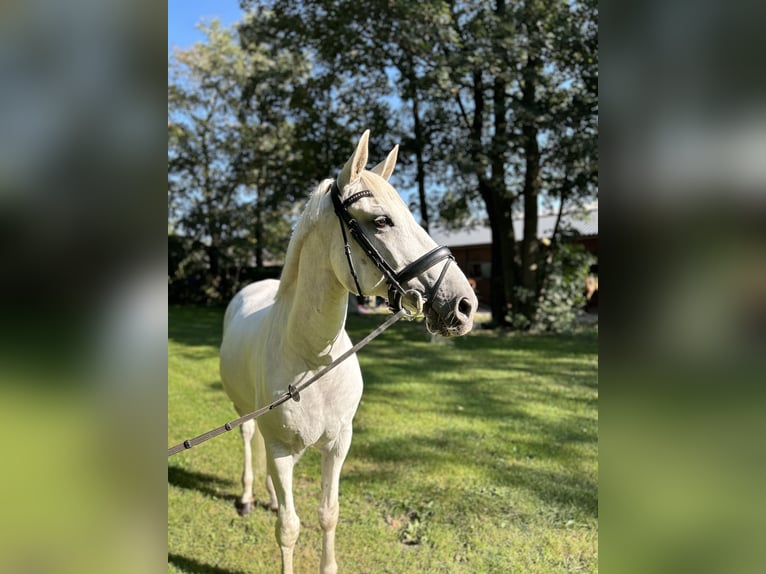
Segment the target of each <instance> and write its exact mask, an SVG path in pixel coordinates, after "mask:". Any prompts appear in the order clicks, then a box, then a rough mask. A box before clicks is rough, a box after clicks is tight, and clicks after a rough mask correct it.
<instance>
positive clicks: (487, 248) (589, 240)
mask: <svg viewBox="0 0 766 574" xmlns="http://www.w3.org/2000/svg"><path fill="white" fill-rule="evenodd" d="M556 217H557V214H556V213H546V214H544V215H541V216H540V218H539V219H538V223H537V230H538V231H537V233H538V238H539V239H540V240H543V239H547V238H550V237H551V235H552V234H553V228H554V226H555V225H556ZM560 225H561V227H562V228H567V229H572V230H574V231H575V232H577V233H578V234H579V236H578V237H577V238H576V239H575V240H574V241H576V242H577V243H582V244H583V245H584V246H585V249H586V250H587V251H588V252H589V253H592V254H593V255H594V256H595V257H596V259H598V204H594V205H591V206H588V207H587V208H586V209H584V210H579V211H572V212H565V213H564V214H563V215H562V217H561V224H560ZM523 228H524V220H523V218H522V217H518V218H514V220H513V232H514V236H515V237H521V236H522V234H523ZM431 237H433V238H434V241H436V242H437V243H438V244H439V245H446V246H447V247H449V248H450V250H451V251H452V254H453V255H454V256H455V262H456V263H457V264H458V265H459V266H460V268H461V269H462V270H463V272H464V273H465V274H466V276H467V277H469V278H470V279H473V280H474V281H476V291H477V294H478V297H479V302H481V303H482V304H485V305H486V304H489V289H490V275H491V272H492V233H491V231H490V229H489V226H484V225H483V226H478V227H475V228H472V229H459V230H456V231H447V230H444V229H439V228H435V229H432V230H431ZM583 280H584V278H583Z"/></svg>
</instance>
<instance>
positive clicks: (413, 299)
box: [400, 289, 423, 320]
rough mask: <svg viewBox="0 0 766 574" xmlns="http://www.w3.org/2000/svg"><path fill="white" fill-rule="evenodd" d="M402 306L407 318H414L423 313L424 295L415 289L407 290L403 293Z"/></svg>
mask: <svg viewBox="0 0 766 574" xmlns="http://www.w3.org/2000/svg"><path fill="white" fill-rule="evenodd" d="M400 305H401V308H402V309H404V317H405V318H406V319H410V320H411V319H414V318H415V317H417V316H418V315H421V314H422V313H423V296H422V295H421V294H420V293H419V292H418V291H416V290H415V289H410V290H409V291H405V292H404V294H403V295H402V300H401V303H400Z"/></svg>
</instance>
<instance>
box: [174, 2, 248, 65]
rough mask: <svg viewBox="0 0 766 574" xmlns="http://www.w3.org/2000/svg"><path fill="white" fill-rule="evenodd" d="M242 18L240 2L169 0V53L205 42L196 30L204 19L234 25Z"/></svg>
mask: <svg viewBox="0 0 766 574" xmlns="http://www.w3.org/2000/svg"><path fill="white" fill-rule="evenodd" d="M241 16H242V10H241V9H240V7H239V0H168V52H170V51H171V50H172V49H173V46H177V47H179V48H188V47H189V46H191V45H192V44H194V42H197V41H198V40H203V39H204V36H203V35H202V34H201V33H200V32H199V31H198V30H197V29H196V28H195V26H196V25H197V23H198V22H199V21H200V20H201V19H202V18H205V19H209V20H212V19H213V18H218V19H219V20H221V21H222V22H223V23H224V24H232V23H234V22H236V21H237V20H239V19H240V17H241Z"/></svg>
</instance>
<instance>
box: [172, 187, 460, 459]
mask: <svg viewBox="0 0 766 574" xmlns="http://www.w3.org/2000/svg"><path fill="white" fill-rule="evenodd" d="M331 195H332V202H333V206H334V208H335V214H336V215H337V216H338V220H339V222H340V229H341V232H342V233H343V243H344V250H345V252H346V260H347V261H348V266H349V269H350V271H351V276H352V277H353V278H354V283H355V284H356V289H357V294H358V295H359V296H363V295H362V288H361V286H360V285H359V278H358V277H357V274H356V269H354V262H353V261H352V259H351V246H350V245H349V242H348V236H347V234H346V227H348V229H349V231H350V232H351V236H352V237H353V238H354V240H355V241H356V242H357V243H358V244H359V246H360V247H361V248H362V250H363V251H364V252H365V254H366V255H367V257H369V258H370V260H371V261H372V262H373V263H374V264H375V267H377V268H378V269H379V270H380V272H381V273H383V276H384V277H385V280H386V283H387V284H388V305H389V308H390V309H391V311H393V313H394V314H393V315H392V316H391V317H389V318H388V319H387V320H386V321H385V322H384V323H381V324H380V325H379V326H378V327H377V328H376V329H375V330H374V331H372V332H371V333H370V334H369V335H367V336H366V337H365V338H364V339H362V340H361V341H359V342H358V343H357V344H356V345H354V346H353V347H351V348H350V349H349V350H348V351H346V352H345V353H343V354H342V355H341V356H340V357H338V358H337V359H335V360H334V361H333V362H332V363H330V364H329V365H327V366H326V367H323V368H322V369H320V370H319V371H317V373H316V374H315V375H314V376H312V377H311V378H310V379H308V380H307V381H303V382H301V383H298V384H297V385H294V386H293V385H288V387H287V391H285V392H284V393H282V394H281V395H280V396H279V398H277V399H276V400H274V401H273V402H271V403H269V404H268V405H266V406H265V407H261V408H260V409H258V410H257V411H253V412H251V413H248V414H246V415H243V416H241V417H239V418H238V419H234V420H233V421H230V422H228V423H226V424H224V425H223V426H220V427H217V428H214V429H212V430H209V431H207V432H206V433H202V434H201V435H197V436H195V437H194V438H190V439H187V440H185V441H183V442H180V443H178V444H176V445H175V446H172V447H170V448H169V449H168V458H170V457H171V456H173V455H174V454H177V453H179V452H181V451H183V450H189V449H190V448H192V447H194V446H197V445H198V444H201V443H203V442H205V441H208V440H210V439H211V438H215V437H217V436H218V435H220V434H223V433H225V432H228V431H230V430H231V429H233V428H236V427H238V426H241V425H242V424H243V423H245V422H247V421H249V420H251V419H255V418H258V417H259V416H261V415H263V414H266V413H267V412H269V411H270V410H272V409H274V408H276V407H278V406H279V405H281V404H282V403H285V402H287V401H288V400H290V399H292V400H294V401H296V402H300V400H301V396H300V392H301V391H302V390H304V389H306V388H307V387H309V386H310V385H312V384H313V383H315V382H316V381H317V380H319V379H320V378H322V377H323V376H324V375H326V374H327V373H328V372H330V371H331V370H332V369H334V368H335V367H337V366H338V365H339V364H341V363H342V362H343V361H345V360H346V359H348V358H349V357H350V356H351V355H353V354H354V353H356V352H357V351H359V350H360V349H361V348H362V347H364V346H365V345H367V343H369V342H370V341H372V340H373V339H374V338H375V337H377V336H378V335H380V334H381V333H382V332H383V331H385V330H386V329H388V328H389V327H390V326H391V325H393V324H394V323H396V322H397V321H398V320H399V319H401V318H402V317H408V318H413V317H415V316H416V315H419V314H420V313H421V312H423V311H427V310H428V308H429V307H430V306H431V305H432V302H433V297H434V295H436V292H437V291H438V290H439V286H440V285H441V283H442V280H443V279H444V276H445V275H446V274H447V268H448V267H449V264H450V263H451V262H452V261H454V260H455V258H454V257H453V256H452V253H451V252H450V250H449V249H448V248H447V247H444V246H441V247H436V248H434V249H432V250H431V251H429V252H428V253H426V254H425V255H423V256H422V257H420V258H418V259H416V260H415V261H413V262H412V263H410V264H409V265H407V266H405V267H404V269H402V270H401V271H399V272H398V273H397V272H396V271H394V269H393V268H392V267H391V265H389V263H388V262H387V261H386V260H385V258H384V257H383V256H382V255H381V254H380V252H379V251H378V250H377V249H376V248H375V246H374V245H373V244H372V242H371V241H370V239H369V238H368V237H367V235H366V234H365V233H364V231H363V230H362V227H361V225H359V222H358V221H357V220H356V219H354V218H353V217H352V216H351V214H350V213H349V212H348V207H349V206H350V205H352V204H353V203H354V202H355V201H358V200H360V199H362V198H363V197H371V196H372V192H371V191H369V190H365V191H360V192H358V193H355V194H353V195H352V196H350V197H349V198H348V199H346V200H345V201H341V196H340V188H339V187H338V183H337V181H336V182H333V185H332V191H331ZM444 260H446V263H445V264H444V267H442V270H441V273H440V274H439V278H438V279H437V280H436V283H434V285H433V287H431V293H430V294H429V296H428V297H427V298H426V301H425V304H423V299H422V296H421V294H420V293H418V292H417V291H415V290H414V289H409V290H408V289H405V288H404V287H403V286H402V284H404V283H406V282H407V281H409V280H410V279H414V278H415V277H417V276H418V275H420V274H421V273H424V272H425V271H428V270H429V269H430V268H431V267H433V266H434V265H436V264H437V263H439V262H441V261H444ZM405 300H408V301H409V302H410V303H411V305H412V306H411V308H408V307H405V306H404V305H402V303H403V301H405Z"/></svg>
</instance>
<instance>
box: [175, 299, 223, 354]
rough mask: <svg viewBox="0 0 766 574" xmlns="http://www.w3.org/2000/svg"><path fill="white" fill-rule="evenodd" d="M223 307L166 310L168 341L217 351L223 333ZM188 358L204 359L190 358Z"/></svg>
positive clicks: (182, 307) (180, 307) (184, 307)
mask: <svg viewBox="0 0 766 574" xmlns="http://www.w3.org/2000/svg"><path fill="white" fill-rule="evenodd" d="M224 312H225V309H224V308H223V307H186V306H178V305H171V306H170V307H169V308H168V339H171V340H173V341H175V342H176V343H179V344H181V345H188V346H191V347H199V346H209V347H215V348H216V349H218V347H219V345H220V344H221V336H222V332H223V314H224ZM216 353H217V351H216ZM189 358H191V359H194V358H204V357H196V356H193V354H192V356H190V357H189Z"/></svg>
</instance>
